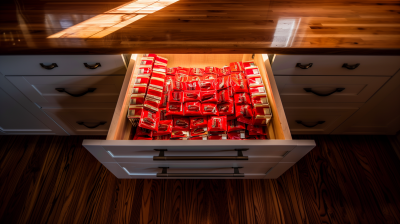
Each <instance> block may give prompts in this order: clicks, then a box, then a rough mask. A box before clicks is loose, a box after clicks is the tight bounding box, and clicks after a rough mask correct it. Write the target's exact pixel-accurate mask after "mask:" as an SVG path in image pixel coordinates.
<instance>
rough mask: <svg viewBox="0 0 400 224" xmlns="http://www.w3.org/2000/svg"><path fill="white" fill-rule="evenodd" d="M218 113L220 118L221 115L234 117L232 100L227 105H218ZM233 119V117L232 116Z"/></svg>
mask: <svg viewBox="0 0 400 224" xmlns="http://www.w3.org/2000/svg"><path fill="white" fill-rule="evenodd" d="M218 113H219V115H220V116H223V115H235V107H234V105H233V100H230V101H229V102H227V103H221V104H218ZM233 117H235V116H233Z"/></svg>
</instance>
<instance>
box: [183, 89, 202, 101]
mask: <svg viewBox="0 0 400 224" xmlns="http://www.w3.org/2000/svg"><path fill="white" fill-rule="evenodd" d="M200 99H201V98H200V91H185V92H183V102H193V101H200Z"/></svg>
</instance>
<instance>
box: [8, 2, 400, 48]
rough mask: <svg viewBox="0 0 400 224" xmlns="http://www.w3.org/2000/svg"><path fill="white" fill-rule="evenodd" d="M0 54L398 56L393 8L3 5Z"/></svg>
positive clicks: (399, 7) (399, 27)
mask: <svg viewBox="0 0 400 224" xmlns="http://www.w3.org/2000/svg"><path fill="white" fill-rule="evenodd" d="M0 32H1V37H0V54H111V53H112V54H114V53H148V52H154V53H290V54H400V4H399V1H398V0H383V1H382V0H355V1H345V0H336V1H319V0H287V1H280V0H256V1H237V0H219V1H215V0H201V1H199V0H163V1H161V0H136V1H109V0H84V1H65V0H3V1H1V2H0Z"/></svg>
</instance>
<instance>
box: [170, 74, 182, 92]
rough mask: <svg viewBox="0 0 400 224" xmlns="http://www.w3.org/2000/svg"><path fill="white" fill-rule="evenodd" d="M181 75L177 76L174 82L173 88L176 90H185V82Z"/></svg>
mask: <svg viewBox="0 0 400 224" xmlns="http://www.w3.org/2000/svg"><path fill="white" fill-rule="evenodd" d="M182 79H183V78H181V77H178V76H175V78H174V81H173V82H172V89H173V90H175V91H182V90H183V82H182Z"/></svg>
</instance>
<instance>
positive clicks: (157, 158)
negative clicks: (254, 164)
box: [153, 149, 249, 160]
mask: <svg viewBox="0 0 400 224" xmlns="http://www.w3.org/2000/svg"><path fill="white" fill-rule="evenodd" d="M154 150H155V151H160V154H159V155H158V156H153V160H249V157H248V156H243V152H242V151H247V150H248V149H235V151H237V156H165V155H164V152H165V151H168V150H167V149H154Z"/></svg>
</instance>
